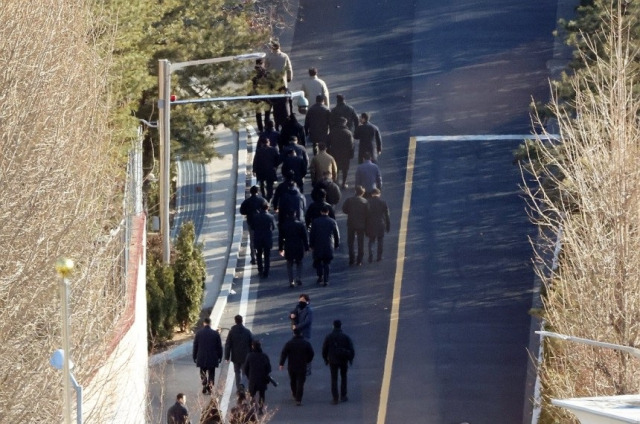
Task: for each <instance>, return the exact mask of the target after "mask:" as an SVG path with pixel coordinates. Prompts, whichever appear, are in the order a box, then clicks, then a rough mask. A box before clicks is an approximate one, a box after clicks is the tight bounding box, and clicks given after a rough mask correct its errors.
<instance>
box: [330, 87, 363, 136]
mask: <svg viewBox="0 0 640 424" xmlns="http://www.w3.org/2000/svg"><path fill="white" fill-rule="evenodd" d="M336 103H337V104H336V106H335V107H334V108H333V109H331V130H333V128H334V127H336V126H338V124H339V120H340V119H339V118H344V119H346V120H347V128H348V129H349V131H351V133H353V132H354V131H355V129H356V128H357V127H358V114H357V113H356V111H355V109H354V108H353V107H352V106H350V105H348V104H347V102H345V100H344V96H343V95H342V94H338V95H337V96H336Z"/></svg>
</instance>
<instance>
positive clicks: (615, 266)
mask: <svg viewBox="0 0 640 424" xmlns="http://www.w3.org/2000/svg"><path fill="white" fill-rule="evenodd" d="M609 18H610V22H609V25H610V33H609V36H608V37H606V39H605V40H602V41H603V42H604V44H605V45H606V46H607V49H606V51H607V52H608V54H607V56H606V57H604V56H602V55H601V56H600V57H598V59H597V60H596V62H595V64H594V65H593V66H590V67H588V68H587V69H585V70H584V71H583V72H582V73H581V74H580V75H578V76H577V77H576V78H575V79H574V83H573V86H574V88H575V90H576V99H575V110H576V112H577V113H576V116H571V117H570V116H566V114H563V112H562V111H561V105H559V104H558V103H557V101H556V102H554V104H553V108H554V109H555V112H556V113H557V114H558V116H559V124H560V131H561V144H557V145H554V144H552V143H543V142H539V143H538V145H539V147H540V150H539V153H540V155H541V156H540V159H541V162H542V163H546V164H548V165H551V167H550V168H542V169H538V170H536V171H534V172H533V176H534V180H535V184H533V185H531V187H532V188H530V189H528V190H527V191H528V195H529V198H530V202H529V203H530V206H531V210H532V215H533V216H534V217H535V220H536V222H537V223H538V224H540V226H541V227H543V228H545V229H550V230H551V231H549V234H554V235H555V234H556V233H557V232H558V231H559V230H561V232H562V237H561V241H562V252H561V255H560V258H559V259H560V260H559V266H558V268H557V269H555V270H547V271H548V273H542V275H541V277H542V278H543V281H544V282H545V288H546V297H545V298H544V299H543V301H544V318H545V321H546V325H547V328H548V329H550V330H552V331H556V332H558V333H563V334H568V335H572V336H577V337H583V338H588V339H593V340H599V341H604V342H609V343H616V344H621V345H628V346H638V345H640V333H639V329H640V328H639V327H638V323H639V322H640V295H639V293H640V234H639V233H638V225H639V223H640V196H639V194H640V193H639V190H640V172H639V167H638V164H639V163H640V150H639V149H640V130H639V128H638V116H639V114H638V113H639V112H640V101H639V99H638V96H637V94H636V93H634V84H635V83H636V81H637V65H636V64H635V63H634V60H633V58H635V57H636V56H637V51H633V50H632V47H631V46H632V43H631V41H630V38H629V33H628V27H627V26H625V24H626V22H625V24H623V22H622V20H621V19H620V16H618V15H615V14H612V15H611V16H609ZM591 41H594V40H591ZM592 45H593V43H592ZM594 51H595V48H594ZM587 86H588V87H590V89H589V90H587V89H585V87H587ZM549 169H554V172H553V173H550V172H548V170H549ZM558 175H562V176H565V177H566V178H558ZM542 186H546V187H549V186H557V187H559V189H560V190H559V192H560V193H561V194H562V195H561V198H562V199H563V202H559V201H558V197H557V192H556V191H554V190H545V189H542V188H541V187H542ZM554 242H555V239H554V237H551V238H549V239H547V240H546V244H545V243H543V244H542V245H541V246H539V247H538V253H540V257H539V258H538V259H539V260H540V261H542V256H543V253H542V252H544V251H545V250H546V249H550V248H552V246H553V243H554ZM545 347H546V350H545V358H544V362H543V364H542V367H541V370H540V376H541V378H542V382H543V387H544V392H543V395H544V400H545V401H548V400H549V399H550V398H569V397H582V396H600V395H616V394H626V393H637V391H638V389H639V388H640V385H639V383H638V382H639V381H640V380H639V377H640V362H639V361H638V360H637V359H634V358H630V357H629V356H628V355H627V354H622V353H620V352H616V351H610V350H603V349H594V348H590V347H585V346H581V345H575V344H569V343H567V342H559V341H556V340H547V341H546V343H545ZM557 420H559V421H557ZM541 422H563V423H568V422H576V423H577V421H575V418H573V417H571V416H570V415H568V414H566V413H565V412H563V411H561V410H559V409H558V408H554V407H551V406H550V405H549V404H546V405H545V408H544V412H543V418H542V419H541Z"/></svg>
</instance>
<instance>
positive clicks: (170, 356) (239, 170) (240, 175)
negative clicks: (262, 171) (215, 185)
mask: <svg viewBox="0 0 640 424" xmlns="http://www.w3.org/2000/svg"><path fill="white" fill-rule="evenodd" d="M250 136H251V135H250V134H249V133H247V131H246V122H245V121H244V120H241V121H240V126H239V130H238V131H237V132H236V133H235V138H236V146H237V149H238V157H237V163H236V167H235V168H236V172H235V174H234V175H233V178H235V186H236V193H235V208H234V210H235V212H236V214H235V221H234V227H233V238H232V241H231V247H230V249H229V256H228V259H227V264H226V270H225V274H224V277H223V281H222V285H221V287H220V292H219V294H218V296H217V297H216V301H215V303H214V305H213V310H212V311H211V314H210V315H209V317H210V318H211V324H212V327H213V328H218V327H219V326H220V320H221V319H222V314H223V313H224V310H225V308H226V306H227V298H228V297H229V295H230V294H231V287H232V284H233V280H234V279H235V278H236V267H237V265H238V261H239V260H240V258H239V251H240V244H241V242H242V234H243V222H244V219H243V216H242V215H240V213H239V209H240V204H241V203H242V201H243V200H244V198H245V191H246V172H247V138H248V137H250ZM232 254H235V260H233V259H232V258H231V255H232ZM192 348H193V342H192V341H188V342H185V343H182V344H180V345H177V346H175V347H173V348H171V349H167V350H166V351H164V352H160V353H157V354H155V355H151V356H150V357H149V366H154V365H158V364H161V363H164V362H167V361H172V360H175V359H177V358H181V357H184V356H187V355H190V354H191V350H192Z"/></svg>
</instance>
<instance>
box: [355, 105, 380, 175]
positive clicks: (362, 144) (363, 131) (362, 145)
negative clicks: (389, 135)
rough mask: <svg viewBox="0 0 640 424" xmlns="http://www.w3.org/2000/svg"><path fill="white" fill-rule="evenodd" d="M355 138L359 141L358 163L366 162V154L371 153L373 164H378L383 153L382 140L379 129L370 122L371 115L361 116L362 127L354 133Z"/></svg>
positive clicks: (359, 126)
mask: <svg viewBox="0 0 640 424" xmlns="http://www.w3.org/2000/svg"><path fill="white" fill-rule="evenodd" d="M353 138H355V139H356V140H358V163H362V162H363V161H364V154H365V153H369V155H370V157H371V161H372V162H373V163H377V162H378V156H379V155H380V154H381V153H382V138H381V137H380V130H378V127H376V126H375V125H373V124H372V123H371V122H369V115H368V114H367V113H363V114H361V115H360V125H358V128H356V130H355V131H354V133H353Z"/></svg>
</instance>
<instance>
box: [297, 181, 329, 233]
mask: <svg viewBox="0 0 640 424" xmlns="http://www.w3.org/2000/svg"><path fill="white" fill-rule="evenodd" d="M311 198H312V199H313V202H311V204H310V205H309V207H308V208H307V211H306V212H305V214H304V222H305V224H306V225H307V228H308V229H309V230H310V229H311V224H312V223H313V220H314V219H316V218H320V215H321V214H320V211H321V210H322V207H323V206H328V207H329V216H330V217H331V218H333V219H336V214H335V212H334V210H333V207H332V206H331V205H330V204H329V203H327V201H326V200H327V192H326V191H325V190H324V189H323V188H319V189H317V190H316V189H314V190H313V192H312V193H311Z"/></svg>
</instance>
